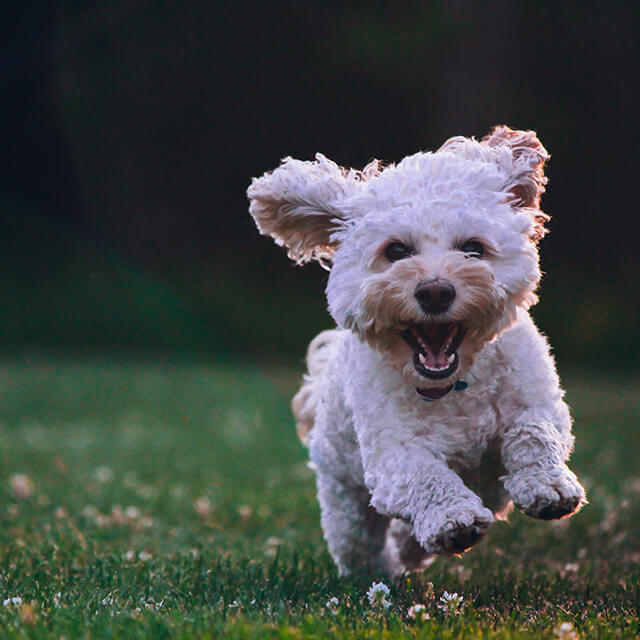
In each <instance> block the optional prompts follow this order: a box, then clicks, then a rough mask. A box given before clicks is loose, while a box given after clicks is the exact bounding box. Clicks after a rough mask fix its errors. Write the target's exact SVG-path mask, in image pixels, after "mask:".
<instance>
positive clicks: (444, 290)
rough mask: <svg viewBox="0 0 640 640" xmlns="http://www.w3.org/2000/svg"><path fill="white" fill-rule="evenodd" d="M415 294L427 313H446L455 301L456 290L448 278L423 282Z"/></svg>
mask: <svg viewBox="0 0 640 640" xmlns="http://www.w3.org/2000/svg"><path fill="white" fill-rule="evenodd" d="M414 295H415V297H416V299H417V300H418V302H419V303H420V306H421V307H422V310H423V311H424V312H425V313H444V312H445V311H446V310H447V309H448V308H449V307H450V306H451V304H452V303H453V301H454V299H455V297H456V290H455V289H454V287H453V285H452V284H451V283H450V282H447V281H446V280H430V281H429V282H421V283H420V284H419V285H418V286H417V287H416V290H415V292H414Z"/></svg>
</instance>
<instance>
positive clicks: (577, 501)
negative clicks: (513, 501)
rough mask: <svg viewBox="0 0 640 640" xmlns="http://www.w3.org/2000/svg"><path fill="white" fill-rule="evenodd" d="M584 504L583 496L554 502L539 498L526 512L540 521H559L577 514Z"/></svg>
mask: <svg viewBox="0 0 640 640" xmlns="http://www.w3.org/2000/svg"><path fill="white" fill-rule="evenodd" d="M582 502H583V498H582V496H569V497H566V498H560V499H559V500H557V501H554V502H550V501H548V500H545V499H543V498H539V499H537V500H536V501H535V502H534V503H533V504H532V505H531V506H530V507H529V508H528V509H526V510H525V513H526V514H527V515H528V516H531V517H532V518H539V519H540V520H557V519H558V518H563V517H564V516H569V515H571V514H572V513H575V512H576V511H577V510H578V508H579V507H580V506H581V505H582Z"/></svg>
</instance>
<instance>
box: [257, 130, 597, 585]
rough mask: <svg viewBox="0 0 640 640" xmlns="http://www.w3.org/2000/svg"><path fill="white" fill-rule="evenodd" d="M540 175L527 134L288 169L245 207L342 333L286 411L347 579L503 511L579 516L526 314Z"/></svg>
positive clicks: (437, 547)
mask: <svg viewBox="0 0 640 640" xmlns="http://www.w3.org/2000/svg"><path fill="white" fill-rule="evenodd" d="M548 158H549V155H548V153H547V151H546V150H545V148H544V147H543V146H542V144H541V142H540V141H539V140H538V137H537V135H536V133H535V132H533V131H520V130H513V129H510V128H509V127H506V126H497V127H494V128H493V129H492V131H491V132H490V133H489V134H488V135H487V136H485V137H484V138H482V139H481V140H479V141H478V140H476V139H474V138H466V137H461V136H459V137H454V138H450V139H449V140H447V141H446V142H445V143H444V144H443V145H442V146H441V147H440V148H439V149H438V150H437V151H436V152H418V153H416V154H414V155H411V156H407V157H406V158H404V159H403V160H402V161H401V162H399V163H398V164H389V165H388V166H383V165H382V164H381V163H380V162H378V161H375V160H374V161H372V162H371V163H369V164H368V165H367V166H366V167H365V168H364V169H363V170H362V171H357V170H354V169H345V168H342V167H340V166H338V165H337V164H336V163H334V162H332V161H331V160H329V159H328V158H326V157H325V156H323V155H321V154H317V155H316V158H315V160H314V161H300V160H295V159H292V158H285V159H284V160H283V161H282V164H281V165H280V166H279V167H278V168H277V169H275V170H274V171H272V172H270V173H265V174H264V175H263V176H262V177H260V178H254V179H253V181H252V183H251V186H250V187H249V189H248V191H247V194H248V197H249V200H250V213H251V215H252V216H253V219H254V221H255V223H256V225H257V227H258V229H259V231H260V232H261V233H262V234H263V235H268V236H271V237H272V238H273V239H274V240H275V242H276V243H277V244H279V245H283V246H284V247H286V248H287V250H288V255H289V257H290V258H292V259H293V260H294V261H295V262H297V263H298V264H303V263H305V262H308V261H311V260H316V261H318V262H319V263H321V264H322V265H323V266H325V267H326V268H327V269H329V277H328V283H327V288H326V294H327V301H328V308H329V312H330V313H331V316H332V317H333V319H334V320H335V322H336V324H337V328H336V329H333V330H329V331H324V332H322V333H321V334H320V335H319V336H317V337H316V338H315V339H314V340H313V341H312V342H311V344H310V347H309V350H308V354H307V364H308V372H309V373H308V375H307V376H306V377H305V380H304V384H303V386H302V388H301V389H300V391H299V392H298V393H297V395H296V396H295V397H294V399H293V402H292V407H293V411H294V414H295V415H296V418H297V420H298V433H299V435H300V436H301V438H302V439H303V441H305V442H307V441H308V446H309V455H310V458H311V461H312V466H313V467H314V468H315V472H316V480H317V491H318V500H319V502H320V507H321V521H322V528H323V532H324V536H325V539H326V541H327V544H328V548H329V551H330V553H331V556H332V557H333V559H334V561H335V563H336V565H337V567H338V571H339V573H340V574H341V575H346V574H350V573H353V572H361V571H368V572H380V571H382V572H385V573H387V574H388V575H390V576H392V577H395V578H397V577H398V576H401V575H403V573H404V572H406V571H410V570H415V569H420V568H424V567H425V566H427V565H428V564H429V562H430V561H431V560H432V558H433V557H434V556H435V555H437V554H460V553H462V552H464V551H466V550H467V549H469V548H470V547H472V546H473V545H474V544H475V543H477V542H478V541H479V540H480V539H481V538H482V537H483V536H484V535H485V534H486V533H487V530H488V529H489V527H490V525H491V524H492V523H493V522H494V520H495V519H504V518H505V517H506V514H507V513H508V511H509V510H510V508H511V507H512V505H513V504H515V506H516V507H517V508H518V509H520V510H521V511H523V512H524V513H525V514H527V515H529V516H532V517H534V518H541V519H544V520H548V519H554V518H562V517H565V516H568V515H570V514H572V513H575V512H576V511H577V510H578V509H579V508H580V507H581V506H582V505H583V504H585V501H586V499H585V492H584V489H583V487H582V486H581V485H580V483H579V482H578V479H577V478H576V476H575V474H574V473H573V472H572V471H571V470H570V469H569V468H568V467H567V465H566V462H567V460H568V458H569V455H570V453H571V451H572V448H573V442H574V438H573V436H572V433H571V416H570V412H569V409H568V407H567V405H566V404H565V402H564V400H563V396H564V392H563V390H562V388H561V386H560V382H559V379H558V375H557V373H556V368H555V363H554V360H553V357H552V355H551V354H550V351H549V345H548V343H547V340H546V339H545V337H544V336H543V335H542V334H541V333H540V332H539V331H538V329H537V328H536V326H535V325H534V323H533V321H532V319H531V317H530V316H529V313H528V310H529V308H530V307H531V306H532V305H533V304H535V303H536V302H537V296H536V289H537V287H538V284H539V281H540V277H541V273H540V268H539V258H538V243H539V241H540V240H541V238H542V237H543V236H544V235H545V233H546V229H545V224H546V222H547V221H548V219H549V216H547V215H546V214H545V213H543V212H542V211H541V209H540V196H541V194H542V193H543V192H544V190H545V184H546V182H547V179H546V177H545V175H544V165H545V162H546V160H547V159H548Z"/></svg>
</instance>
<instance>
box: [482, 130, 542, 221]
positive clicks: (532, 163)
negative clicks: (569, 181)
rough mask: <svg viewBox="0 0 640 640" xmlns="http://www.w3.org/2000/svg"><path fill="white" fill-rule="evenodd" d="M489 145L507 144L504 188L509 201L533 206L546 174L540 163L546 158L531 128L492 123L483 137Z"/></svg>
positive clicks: (538, 204)
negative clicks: (509, 158)
mask: <svg viewBox="0 0 640 640" xmlns="http://www.w3.org/2000/svg"><path fill="white" fill-rule="evenodd" d="M482 143H483V144H485V145H487V146H489V147H507V148H509V150H510V151H511V156H512V163H511V166H510V167H509V168H508V179H509V184H508V185H507V187H508V190H509V191H510V192H511V193H512V194H513V204H514V205H516V206H520V207H527V208H530V209H537V208H538V207H539V206H540V196H541V195H542V194H543V193H544V185H545V184H547V178H546V177H545V175H544V163H545V162H546V161H547V160H548V159H549V154H548V153H547V150H546V149H545V148H544V147H543V146H542V143H541V142H540V140H538V136H537V135H536V132H535V131H516V130H514V129H510V128H509V127H506V126H504V125H498V126H497V127H494V128H493V129H492V130H491V131H490V132H489V133H488V134H487V135H486V136H485V137H484V138H483V139H482Z"/></svg>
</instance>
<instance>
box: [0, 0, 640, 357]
mask: <svg viewBox="0 0 640 640" xmlns="http://www.w3.org/2000/svg"><path fill="white" fill-rule="evenodd" d="M10 12H11V17H10V19H8V20H6V21H5V24H4V27H5V30H6V32H7V33H6V34H5V38H4V39H3V44H2V47H3V49H4V55H3V56H2V66H1V67H0V73H1V75H0V78H1V80H2V84H3V85H4V88H5V91H4V96H5V100H4V101H3V105H2V107H1V108H2V111H3V118H2V135H3V139H4V145H3V151H4V153H3V154H2V167H1V169H2V171H1V172H0V221H1V223H2V234H0V237H1V238H2V239H1V240H0V242H1V243H2V251H1V258H0V259H1V260H2V261H3V262H4V264H3V269H2V274H1V275H0V281H1V283H2V291H3V300H4V301H5V311H4V312H3V315H4V331H3V332H2V335H1V336H0V343H5V347H6V348H10V347H14V348H23V347H25V346H34V345H37V346H43V347H47V346H57V347H65V348H68V347H74V348H86V347H88V348H95V347H101V348H102V347H123V346H125V347H135V346H137V347H141V348H145V349H147V348H175V347H179V348H186V349H198V350H202V351H203V352H205V353H213V354H216V353H221V352H234V353H246V355H248V356H256V355H257V356H260V355H273V354H274V353H281V354H284V355H289V354H300V353H301V352H302V349H303V348H304V344H305V342H306V341H307V340H308V338H310V337H311V335H312V334H313V332H314V331H316V330H319V329H321V328H323V327H325V326H327V325H328V324H329V323H330V319H329V318H328V316H327V315H326V312H325V311H324V301H323V299H322V290H323V286H324V282H325V279H326V275H325V274H324V273H323V272H322V271H321V270H320V269H319V268H317V267H308V268H307V269H306V270H300V269H295V268H293V267H291V266H290V265H289V264H288V262H287V259H286V257H285V256H284V253H283V252H282V250H280V249H278V248H276V247H275V246H274V245H273V244H272V243H271V242H270V241H268V240H266V239H264V238H260V237H259V236H258V234H257V232H256V230H255V229H254V227H253V224H252V222H251V220H250V218H249V216H248V214H247V202H246V196H245V189H246V187H247V185H248V183H249V181H250V178H251V177H252V176H256V175H260V174H261V173H263V172H264V171H265V170H269V169H272V168H274V167H275V166H277V164H278V163H279V160H280V159H281V158H282V157H283V156H285V155H292V156H295V157H298V158H302V159H307V158H312V157H313V155H314V153H315V152H316V151H322V152H323V153H325V154H326V155H328V156H329V157H331V158H332V159H334V160H336V161H337V162H338V163H340V164H343V165H352V166H356V167H360V166H363V165H364V164H366V163H367V162H368V161H369V160H370V159H371V158H372V157H377V158H381V159H384V160H387V161H397V160H399V159H401V158H402V157H403V156H405V155H407V154H409V153H413V152H415V151H416V150H418V149H435V148H437V147H438V146H440V144H441V143H442V142H443V141H444V140H445V139H446V138H448V137H450V136H452V135H459V134H463V135H475V136H477V137H480V136H482V135H484V134H485V133H486V132H487V131H488V129H489V128H490V127H491V126H492V125H494V124H498V123H505V124H509V125H510V126H513V127H519V128H532V129H535V130H536V131H538V134H539V136H540V138H541V140H542V141H543V143H544V144H545V146H546V147H547V148H548V149H549V151H550V152H551V154H552V156H553V157H552V160H551V161H550V163H549V165H548V175H549V177H550V184H549V191H548V193H547V194H546V195H545V197H544V199H543V206H544V208H545V210H546V211H547V212H548V213H550V214H551V215H552V216H553V221H552V223H551V229H552V233H551V234H550V236H548V237H547V238H546V239H545V240H544V241H543V243H542V251H543V267H544V269H545V271H547V272H548V274H549V275H548V276H547V277H546V279H545V281H544V283H543V296H542V302H541V303H540V305H539V307H538V308H537V310H536V317H537V319H538V322H539V324H541V326H542V327H543V328H544V329H545V330H546V331H547V332H548V333H549V334H550V335H551V336H552V341H553V343H554V344H555V345H556V350H557V352H558V354H559V355H560V356H561V357H564V358H566V359H575V360H580V361H583V360H585V359H587V360H591V361H592V362H597V363H599V364H601V363H602V362H607V364H616V363H622V362H629V363H630V364H635V361H636V358H635V357H634V354H635V353H637V352H638V344H637V340H638V339H637V338H636V336H635V334H634V329H635V327H636V326H637V325H638V321H639V320H640V317H639V316H640V294H638V291H637V285H636V281H637V277H638V274H639V268H638V267H639V266H640V260H639V257H638V252H637V250H636V242H635V238H634V236H635V231H636V229H637V227H638V216H637V215H636V213H635V211H634V210H633V209H634V208H635V207H634V205H633V204H632V202H633V196H634V195H635V191H636V185H635V177H636V173H637V171H638V161H637V150H636V149H637V144H636V143H637V138H638V134H637V127H636V126H635V119H636V117H637V113H638V112H639V111H640V104H639V87H638V78H639V77H640V68H639V66H640V65H639V57H638V53H639V51H638V48H639V39H638V36H637V34H638V30H639V27H640V20H639V18H640V5H639V4H638V3H632V2H616V1H613V2H609V3H603V2H594V1H593V0H587V1H584V2H579V3H578V2H572V1H569V2H564V3H558V2H553V1H551V0H541V1H540V2H536V3H530V2H524V1H516V2H509V1H508V0H496V1H495V2H492V3H478V2H473V0H451V1H445V0H438V1H434V2H418V1H415V0H412V1H408V2H402V3H390V2H382V1H379V0H377V1H376V0H374V1H371V0H369V1H367V2H364V1H360V0H353V1H338V0H308V1H305V2H294V1H293V0H277V1H274V2H270V3H263V2H251V1H248V0H236V1H235V2H228V1H225V0H220V1H218V2H204V1H202V0H193V1H190V2H185V3H171V2H162V1H160V2H158V1H151V0H111V1H110V2H105V1H104V0H101V1H96V0H94V1H83V2H78V1H70V0H68V1H66V2H62V3H58V2H51V1H45V2H42V3H39V5H38V8H37V9H36V8H35V7H34V6H32V5H28V4H15V5H14V6H13V8H12V9H11V10H10Z"/></svg>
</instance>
